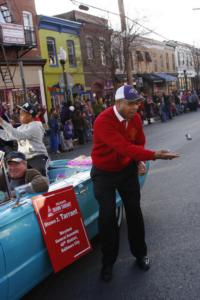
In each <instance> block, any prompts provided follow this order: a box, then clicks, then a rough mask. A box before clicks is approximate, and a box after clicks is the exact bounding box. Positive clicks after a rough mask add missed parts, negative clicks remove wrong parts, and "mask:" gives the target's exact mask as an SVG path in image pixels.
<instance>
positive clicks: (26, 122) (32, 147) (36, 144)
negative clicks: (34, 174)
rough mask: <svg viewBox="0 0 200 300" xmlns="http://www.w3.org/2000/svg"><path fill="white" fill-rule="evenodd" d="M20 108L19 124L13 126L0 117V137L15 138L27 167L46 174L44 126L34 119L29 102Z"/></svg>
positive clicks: (46, 154)
mask: <svg viewBox="0 0 200 300" xmlns="http://www.w3.org/2000/svg"><path fill="white" fill-rule="evenodd" d="M18 107H19V108H20V123H21V125H20V126H19V127H17V128H14V127H13V126H12V125H11V124H10V123H8V122H6V121H5V120H3V119H2V118H0V126H1V127H2V128H3V129H1V130H0V138H1V139H3V140H5V141H10V140H11V141H12V140H17V143H18V151H20V152H22V153H24V154H25V156H26V159H27V165H28V167H29V168H35V169H36V170H38V171H40V173H41V174H42V175H43V176H46V175H47V164H48V153H47V149H46V147H45V145H44V142H43V138H44V128H43V126H42V123H41V122H38V121H34V117H35V116H36V111H35V108H34V106H33V105H32V104H31V103H28V102H26V103H25V104H23V105H22V106H18Z"/></svg>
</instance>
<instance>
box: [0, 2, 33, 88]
mask: <svg viewBox="0 0 200 300" xmlns="http://www.w3.org/2000/svg"><path fill="white" fill-rule="evenodd" d="M13 5H14V6H15V7H12V10H13V11H14V10H18V8H17V5H15V1H13ZM12 10H11V8H10V6H9V1H6V2H5V3H2V2H1V1H0V80H1V78H2V81H3V83H4V86H5V88H6V89H7V88H9V89H15V84H14V75H15V70H16V66H17V64H18V62H19V61H20V58H21V57H22V56H23V55H25V54H26V53H27V52H29V51H30V50H31V49H33V48H34V47H36V36H35V29H34V28H33V27H25V26H22V25H20V24H17V23H16V21H15V20H14V17H13V14H12ZM13 24H15V25H16V27H17V26H21V34H22V36H23V38H24V42H23V43H21V42H17V40H16V41H14V42H13V40H10V41H9V40H8V39H7V40H5V37H4V30H7V31H9V30H13ZM6 26H7V27H6ZM9 26H10V28H9ZM4 28H5V29H4ZM10 53H13V56H15V57H12V59H10V56H9V54H10ZM11 66H12V68H11ZM13 66H15V67H14V68H13Z"/></svg>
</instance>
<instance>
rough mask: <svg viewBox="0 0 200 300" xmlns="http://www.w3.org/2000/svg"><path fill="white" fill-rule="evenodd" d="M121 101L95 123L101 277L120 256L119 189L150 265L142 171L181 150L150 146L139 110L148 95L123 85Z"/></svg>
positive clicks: (135, 244) (132, 233)
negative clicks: (140, 183)
mask: <svg viewBox="0 0 200 300" xmlns="http://www.w3.org/2000/svg"><path fill="white" fill-rule="evenodd" d="M115 100H116V101H115V105H114V106H113V107H109V108H107V109H106V110H105V111H103V112H102V113H101V114H100V115H99V116H98V117H97V119H96V120H95V123H94V139H93V149H92V162H93V166H92V169H91V178H92V181H93V189H94V195H95V198H96V199H97V201H98V203H99V232H100V239H101V244H102V256H103V257H102V269H101V279H102V280H103V281H110V280H111V279H112V268H113V265H114V263H115V261H116V259H117V256H118V249H119V228H118V224H117V219H116V215H115V208H116V204H115V201H116V194H115V193H116V190H118V192H119V194H120V196H121V199H122V202H123V204H124V208H125V212H126V219H127V225H128V240H129V245H130V250H131V252H132V255H133V256H135V257H136V261H137V263H138V266H139V267H140V268H141V269H143V270H148V269H149V267H150V261H149V257H148V256H147V246H146V243H145V229H144V221H143V215H142V211H141V208H140V187H139V182H138V172H139V173H144V172H146V170H145V167H144V163H143V161H147V160H156V159H173V158H176V157H178V156H179V155H178V154H175V153H172V152H169V151H167V150H160V151H152V150H148V149H145V148H144V144H145V135H144V132H143V127H142V121H141V118H140V116H139V114H138V113H137V110H138V108H139V105H140V103H141V101H142V96H141V95H140V94H139V93H138V92H137V91H136V90H135V89H134V88H133V87H132V86H131V85H125V86H122V87H120V88H119V89H118V90H117V92H116V95H115Z"/></svg>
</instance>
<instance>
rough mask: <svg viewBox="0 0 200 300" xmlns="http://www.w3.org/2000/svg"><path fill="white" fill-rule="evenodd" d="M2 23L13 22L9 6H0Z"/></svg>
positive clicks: (0, 20)
mask: <svg viewBox="0 0 200 300" xmlns="http://www.w3.org/2000/svg"><path fill="white" fill-rule="evenodd" d="M0 23H12V17H11V13H10V10H9V8H8V7H7V6H3V5H1V6H0Z"/></svg>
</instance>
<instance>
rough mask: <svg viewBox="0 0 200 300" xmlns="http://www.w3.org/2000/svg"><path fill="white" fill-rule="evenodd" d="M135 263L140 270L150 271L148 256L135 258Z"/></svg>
mask: <svg viewBox="0 0 200 300" xmlns="http://www.w3.org/2000/svg"><path fill="white" fill-rule="evenodd" d="M136 262H137V264H138V266H139V268H140V269H141V270H144V271H148V270H149V269H150V260H149V257H148V256H143V257H140V258H137V259H136Z"/></svg>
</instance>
